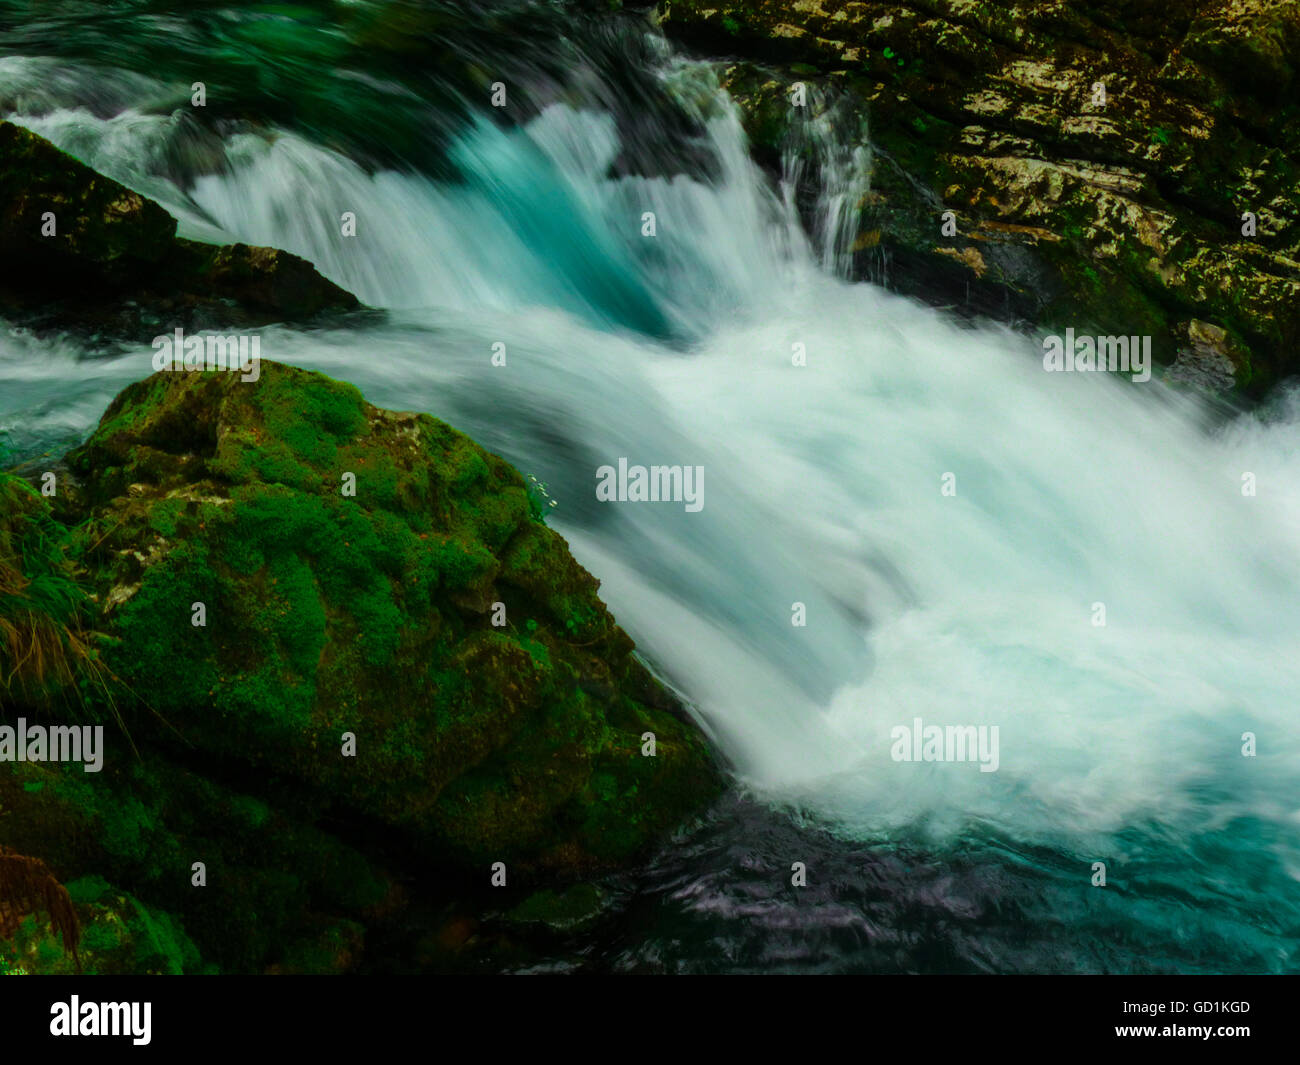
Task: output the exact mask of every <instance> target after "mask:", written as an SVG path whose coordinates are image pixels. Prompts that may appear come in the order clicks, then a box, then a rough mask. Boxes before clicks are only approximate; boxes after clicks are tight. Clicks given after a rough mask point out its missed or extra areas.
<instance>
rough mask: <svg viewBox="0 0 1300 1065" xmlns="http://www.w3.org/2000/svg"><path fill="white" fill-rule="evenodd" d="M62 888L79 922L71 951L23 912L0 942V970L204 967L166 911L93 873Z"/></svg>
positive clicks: (151, 972)
mask: <svg viewBox="0 0 1300 1065" xmlns="http://www.w3.org/2000/svg"><path fill="white" fill-rule="evenodd" d="M67 890H68V895H69V896H70V897H71V899H72V902H73V905H74V907H75V909H76V911H77V917H78V920H79V921H80V924H81V942H80V944H79V945H78V947H77V951H76V955H75V956H74V954H73V953H72V952H71V951H70V950H68V949H66V948H65V945H64V943H63V941H62V940H61V939H60V938H59V936H58V935H56V934H55V933H54V932H53V931H51V929H50V927H49V925H48V923H47V922H46V921H45V920H44V915H43V914H41V915H28V916H27V917H25V918H24V919H23V921H22V923H21V925H20V926H19V928H18V931H17V932H16V933H15V934H14V936H13V937H12V938H11V939H9V940H0V972H2V971H4V970H6V969H7V970H8V972H9V973H10V974H11V975H14V974H17V973H19V972H21V973H22V974H25V975H29V976H67V975H69V974H73V973H78V972H79V973H81V974H83V975H86V976H119V975H134V976H181V975H185V974H193V973H199V972H203V971H205V966H204V965H203V963H202V960H201V958H200V956H199V951H198V948H197V947H195V945H194V943H193V941H192V940H191V939H190V938H189V936H187V935H186V934H185V929H184V928H183V927H182V925H181V923H180V922H179V921H178V920H177V919H176V918H175V917H173V916H172V915H171V914H169V913H166V912H165V911H163V910H158V909H155V908H153V907H150V906H146V905H145V904H144V903H142V902H141V901H140V900H139V899H137V898H136V897H135V896H134V895H131V894H130V893H129V892H125V891H122V890H120V889H118V888H116V887H114V886H113V885H111V884H109V883H108V882H107V881H106V880H104V879H103V877H99V876H87V877H82V878H81V879H79V880H74V881H73V882H72V883H70V884H68V885H67ZM78 962H80V965H79V966H78ZM208 971H211V969H210V967H208Z"/></svg>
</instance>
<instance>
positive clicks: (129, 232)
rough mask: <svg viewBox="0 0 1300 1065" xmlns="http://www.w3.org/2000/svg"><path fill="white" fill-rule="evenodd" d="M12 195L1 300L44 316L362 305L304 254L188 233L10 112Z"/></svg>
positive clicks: (4, 186)
mask: <svg viewBox="0 0 1300 1065" xmlns="http://www.w3.org/2000/svg"><path fill="white" fill-rule="evenodd" d="M0 204H3V207H0V311H3V313H5V314H8V315H11V316H14V317H16V318H18V319H19V320H20V321H22V322H24V323H26V324H30V325H33V326H36V327H45V326H50V327H59V328H79V329H85V330H90V331H93V332H96V333H98V334H100V335H102V336H105V337H114V338H117V337H122V338H130V339H134V340H141V339H146V337H145V336H143V335H142V334H148V335H150V336H152V335H155V334H158V333H160V332H162V333H167V332H170V331H171V330H172V329H173V328H176V327H178V326H179V327H182V328H186V329H201V328H208V327H214V328H215V327H235V328H243V327H248V326H255V325H262V324H266V323H268V322H274V321H282V320H287V319H300V318H306V317H310V316H312V315H316V314H319V313H321V312H325V311H346V310H353V309H355V308H357V307H358V306H359V305H358V303H357V300H356V298H355V297H354V296H352V295H351V294H350V293H348V292H345V291H344V290H343V289H341V288H339V287H338V286H337V285H335V284H334V283H333V282H332V281H328V280H326V279H325V278H324V277H322V276H321V275H320V274H319V273H317V272H316V270H315V268H314V267H313V266H312V265H311V264H310V263H309V262H307V261H306V260H304V259H300V258H298V256H296V255H291V254H289V253H288V252H284V251H278V250H276V249H274V248H255V247H249V246H248V245H244V244H232V245H226V246H219V245H212V244H202V243H199V242H197V241H192V240H184V239H182V238H179V237H177V236H176V220H175V219H174V218H172V216H171V215H169V214H168V213H167V212H166V211H164V210H163V209H162V208H161V207H160V206H159V205H158V204H156V203H154V202H153V201H152V200H150V199H148V198H146V197H144V196H141V195H140V194H139V193H136V192H133V191H131V190H130V189H128V188H126V187H125V186H124V185H120V184H118V183H117V182H116V181H113V180H112V179H110V178H107V177H104V176H103V175H102V174H99V173H96V172H95V171H94V170H92V169H91V168H90V167H88V166H86V165H85V164H83V163H81V162H78V161H77V160H76V159H74V158H73V157H72V156H70V155H68V154H66V153H65V152H62V151H60V150H59V149H58V148H56V147H55V146H54V145H52V144H50V143H49V142H48V141H46V140H45V139H44V138H42V137H39V136H37V135H36V134H35V133H32V132H31V131H30V130H27V129H24V128H23V127H21V126H17V125H14V124H13V123H10V122H0Z"/></svg>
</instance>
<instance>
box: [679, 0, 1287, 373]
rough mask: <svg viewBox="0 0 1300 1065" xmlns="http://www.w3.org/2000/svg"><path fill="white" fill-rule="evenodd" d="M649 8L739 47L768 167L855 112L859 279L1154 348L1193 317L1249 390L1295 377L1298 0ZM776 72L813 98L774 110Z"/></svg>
mask: <svg viewBox="0 0 1300 1065" xmlns="http://www.w3.org/2000/svg"><path fill="white" fill-rule="evenodd" d="M661 22H662V25H663V28H664V30H665V31H666V32H667V33H668V34H670V35H671V36H673V37H676V38H677V39H679V40H681V41H684V42H685V43H687V44H688V45H690V46H691V47H693V48H695V49H697V50H699V51H701V52H704V53H706V54H710V55H721V56H733V57H739V58H740V59H742V60H744V62H741V63H738V64H732V65H730V66H729V67H728V69H727V70H726V71H725V73H724V82H726V83H727V84H728V86H729V87H730V88H731V89H732V92H733V95H734V96H735V97H736V98H737V99H738V100H739V101H740V103H741V106H742V108H743V109H744V111H745V113H746V116H747V123H748V125H749V129H750V135H751V137H752V138H753V139H754V141H755V147H756V154H757V155H758V158H759V159H760V160H761V161H764V162H766V163H768V165H771V164H772V161H773V159H774V158H777V157H779V156H780V154H781V152H782V151H783V150H785V151H788V150H789V149H790V148H791V145H792V144H794V145H795V146H796V147H797V144H798V140H799V135H800V131H801V128H802V127H803V126H806V125H807V124H808V123H810V122H813V121H816V120H818V118H819V116H820V114H821V112H822V111H823V110H824V109H825V108H826V107H829V106H838V107H842V106H843V100H842V99H841V98H847V99H849V100H851V101H854V102H855V103H856V106H857V108H858V110H859V111H860V112H861V115H862V116H863V118H864V119H869V122H870V141H871V144H872V147H873V155H874V165H873V171H872V182H871V191H870V193H869V194H867V195H866V196H865V197H864V198H863V200H862V202H861V203H860V204H859V205H858V207H859V212H860V220H859V227H858V237H857V241H856V244H855V257H856V262H855V273H856V274H857V275H858V276H860V277H873V278H876V279H882V280H884V281H886V282H887V283H888V284H890V285H891V286H893V287H895V288H898V289H900V290H901V291H904V292H907V293H910V294H915V295H920V296H922V297H923V298H926V299H929V300H931V301H933V302H937V303H941V304H948V305H953V306H956V307H957V308H959V309H967V310H969V311H973V312H975V313H980V314H994V315H998V316H1000V317H1004V318H1009V319H1020V320H1025V321H1028V322H1032V323H1033V324H1035V325H1038V326H1041V327H1044V328H1050V329H1053V330H1055V331H1060V330H1062V329H1064V328H1065V327H1067V326H1073V327H1075V328H1076V329H1077V330H1079V331H1080V332H1090V333H1095V334H1098V335H1112V334H1113V335H1123V336H1131V335H1150V336H1152V337H1153V346H1154V349H1155V353H1156V357H1157V359H1158V360H1159V361H1161V362H1165V363H1170V362H1173V361H1174V360H1175V358H1176V357H1177V356H1178V355H1179V353H1180V352H1183V351H1186V350H1188V333H1187V322H1188V321H1189V320H1193V319H1196V320H1200V321H1203V322H1204V323H1206V325H1207V326H1209V327H1210V328H1211V329H1213V330H1219V331H1222V333H1223V334H1224V337H1225V341H1224V343H1222V344H1219V345H1217V350H1218V351H1221V352H1223V353H1226V357H1228V358H1229V359H1230V360H1231V363H1232V367H1231V370H1232V376H1233V378H1234V380H1235V383H1236V386H1237V387H1239V388H1241V389H1244V390H1246V391H1247V392H1251V393H1260V392H1262V391H1263V390H1265V389H1266V388H1267V387H1268V386H1269V385H1271V384H1272V383H1273V382H1275V381H1276V380H1278V378H1279V377H1281V376H1283V375H1285V374H1288V373H1294V372H1296V371H1297V370H1300V361H1298V360H1297V355H1296V352H1297V350H1300V147H1298V146H1297V143H1296V141H1295V138H1294V136H1293V135H1292V134H1293V132H1294V130H1295V128H1296V126H1297V123H1298V122H1300V79H1298V78H1297V73H1296V70H1297V67H1296V63H1295V59H1294V57H1295V56H1296V55H1298V54H1300V2H1297V0H1232V2H1230V3H1229V2H1222V0H1168V2H1160V3H1156V2H1153V0H1148V2H1142V3H1137V4H1126V5H1122V6H1121V5H1114V4H1107V3H1102V2H1099V0H1098V2H1085V3H1077V4H1076V3H1071V4H1062V3H1060V2H1058V0H1021V2H1017V3H1012V4H1000V3H998V4H995V3H986V2H984V0H917V2H914V3H911V4H907V5H898V4H886V3H876V2H870V0H868V2H856V0H855V2H848V0H819V2H817V3H802V2H794V0H757V2H755V0H745V2H743V3H741V2H727V0H671V2H665V3H663V4H662V5H661ZM797 81H805V82H814V83H816V84H818V85H820V86H822V87H823V88H824V90H825V91H824V92H823V93H822V95H821V97H820V99H818V98H814V99H813V100H812V101H811V106H809V107H805V108H802V109H797V108H794V107H792V106H791V98H790V89H791V87H792V85H793V84H794V83H795V82H797ZM812 176H813V177H815V174H814V175H812ZM945 211H951V212H953V218H952V221H953V223H954V224H955V232H954V231H953V228H952V227H949V228H948V231H947V232H945V228H944V218H943V212H945ZM1193 346H1195V345H1193ZM1219 369H1221V366H1220V367H1219ZM1216 373H1217V371H1216Z"/></svg>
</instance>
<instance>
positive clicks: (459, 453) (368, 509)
mask: <svg viewBox="0 0 1300 1065" xmlns="http://www.w3.org/2000/svg"><path fill="white" fill-rule="evenodd" d="M68 466H69V468H70V470H71V471H72V473H73V474H74V475H75V477H77V478H79V479H80V483H79V485H78V486H77V487H76V489H75V490H74V491H73V492H72V494H71V495H70V496H69V497H66V498H65V499H64V500H63V502H62V504H61V505H62V507H63V508H64V516H65V517H66V518H68V519H69V520H70V521H71V520H76V521H77V522H78V524H77V532H76V543H75V546H74V548H73V553H74V554H75V555H77V556H78V557H79V558H80V559H81V562H82V564H83V565H85V566H86V568H87V570H88V572H89V574H90V579H91V580H92V582H93V587H94V594H95V597H96V600H97V604H98V608H99V610H100V618H99V621H98V625H99V627H100V628H101V629H102V630H103V631H104V632H106V633H107V634H108V635H109V637H110V639H109V643H108V645H107V647H106V649H105V651H104V661H105V666H106V668H107V669H108V670H110V671H111V672H112V674H113V675H114V676H115V677H116V678H118V679H119V680H120V681H121V683H122V685H123V687H124V689H125V690H126V691H128V692H129V693H130V698H129V700H128V703H129V704H130V706H132V707H133V709H130V710H128V724H129V727H130V728H131V730H132V731H133V732H134V733H136V734H141V733H145V734H147V735H148V736H149V737H150V738H151V740H154V741H157V742H160V743H165V742H174V744H175V746H176V747H177V749H178V750H185V751H188V752H200V753H201V754H202V756H203V757H204V758H206V759H213V760H215V761H216V763H217V764H221V765H225V766H228V767H229V766H235V767H240V768H241V771H242V772H244V774H245V775H246V776H247V775H249V774H250V773H251V775H252V776H253V777H254V778H256V777H257V776H259V775H262V774H276V775H277V776H279V777H282V778H287V779H290V780H292V781H294V782H295V786H296V787H298V788H300V789H302V790H303V791H305V792H306V793H309V794H312V795H315V796H318V797H320V799H321V800H322V801H328V802H329V803H331V804H334V805H336V806H337V807H339V808H340V809H342V810H344V811H347V812H348V813H349V814H350V815H351V816H357V817H363V818H366V819H370V820H372V821H373V822H375V823H378V824H382V825H383V826H386V828H387V829H391V830H394V831H397V832H400V833H403V834H404V835H405V836H406V837H407V838H408V839H410V840H411V841H412V842H413V844H414V845H415V846H417V847H418V848H421V849H423V851H424V853H425V854H426V855H429V856H436V857H438V858H440V859H446V860H449V861H452V862H455V863H460V864H465V865H472V866H476V867H479V868H483V869H486V864H485V863H491V862H496V861H504V862H507V863H509V864H513V865H515V866H516V867H517V868H519V869H521V870H537V871H543V870H546V871H551V872H560V873H567V874H576V873H579V872H582V871H584V870H587V869H592V868H598V867H605V866H611V865H614V864H617V863H621V862H626V861H627V860H629V859H631V858H632V857H634V856H635V855H637V854H638V853H641V852H643V851H644V850H645V848H646V847H647V846H648V845H649V844H650V843H651V842H652V841H653V840H654V839H656V838H657V837H658V836H660V835H661V834H662V833H663V832H664V831H666V830H667V829H669V828H671V827H672V826H673V825H674V824H676V823H677V822H679V821H680V820H681V819H682V818H683V817H684V816H685V815H686V814H687V813H689V812H690V811H692V810H693V809H695V808H697V807H698V806H699V805H700V804H701V802H702V801H703V800H705V799H706V798H707V797H709V796H710V795H711V794H713V792H714V790H715V789H716V787H717V784H718V777H717V774H716V771H715V770H714V768H713V765H712V762H711V760H710V755H709V752H708V750H707V749H706V746H705V744H704V742H703V740H702V738H701V737H700V735H699V733H698V732H697V731H696V729H695V728H694V727H693V726H692V725H691V724H690V723H689V721H688V720H687V718H686V715H685V714H684V713H683V711H682V709H681V707H680V706H679V705H678V704H677V703H676V702H675V701H674V700H673V699H672V698H671V697H670V696H669V694H668V693H667V692H666V691H665V689H664V688H663V687H661V686H660V685H659V683H658V682H656V681H655V679H654V678H653V677H652V676H651V674H650V673H649V672H648V671H647V669H646V668H645V666H643V665H642V664H641V662H640V661H638V659H637V658H636V656H635V655H634V654H633V643H632V641H631V640H630V639H629V638H628V636H627V634H626V633H624V632H623V630H622V629H620V628H619V627H618V625H617V624H616V623H615V622H614V619H613V618H612V617H611V616H610V615H609V612H608V611H607V610H606V609H605V606H604V604H603V603H602V602H601V601H600V599H599V598H598V597H597V595H596V591H597V587H598V585H597V582H596V580H595V579H594V578H593V577H592V576H591V575H590V574H589V573H587V571H586V570H584V569H583V568H582V567H581V566H580V565H579V564H578V563H577V562H576V561H575V560H574V559H573V557H572V555H571V554H570V553H569V551H568V548H567V546H566V544H565V542H564V540H563V539H562V538H561V537H560V536H559V535H558V534H556V533H555V532H554V531H553V530H551V529H550V528H548V527H547V526H546V525H545V524H544V521H543V520H542V517H541V515H540V511H539V507H538V506H537V504H536V503H535V502H534V501H533V500H532V499H531V498H530V495H529V492H528V490H527V489H526V487H525V483H524V481H523V479H522V478H521V476H520V475H519V474H518V473H517V472H516V471H515V470H514V469H512V468H511V467H510V466H509V465H508V464H507V463H505V462H504V461H503V460H502V459H500V458H498V457H496V456H495V455H492V454H490V453H488V452H486V451H484V450H483V449H482V448H480V447H479V446H478V445H476V444H475V443H474V442H473V441H472V440H470V439H469V438H467V437H465V436H463V435H462V434H460V433H458V432H456V431H455V430H454V429H452V428H451V427H449V426H447V425H445V424H443V423H442V422H440V421H438V420H436V419H434V418H432V417H429V416H428V415H418V414H398V413H393V412H390V411H384V410H379V409H377V408H375V407H372V406H370V405H369V404H367V403H366V402H365V401H364V400H363V399H362V397H361V394H360V393H359V392H358V391H357V390H356V389H355V388H353V387H352V386H350V385H346V384H342V383H339V382H336V381H333V380H330V379H329V378H326V377H323V376H321V375H319V374H313V373H308V372H306V371H303V370H298V369H293V368H290V367H286V366H282V365H278V364H274V363H268V362H263V363H262V364H261V373H260V378H259V379H258V380H257V381H256V382H245V381H242V380H241V379H240V375H238V374H234V373H224V372H204V373H183V372H164V373H158V374H155V375H154V376H152V377H150V378H149V379H147V380H145V381H142V382H140V383H138V384H135V385H133V386H131V387H129V388H128V389H126V390H125V391H124V392H123V393H122V394H121V395H120V396H119V397H118V398H117V399H116V400H115V401H114V402H113V404H112V405H111V406H110V408H109V409H108V411H107V412H106V413H105V415H104V417H103V419H102V421H101V423H100V425H99V428H98V429H97V430H96V432H95V433H94V434H93V435H92V436H91V438H90V439H89V441H88V442H87V443H86V444H85V445H84V446H83V447H81V448H79V449H77V450H76V451H74V452H73V453H71V454H70V455H69V457H68ZM163 722H165V726H164V725H163V724H162V723H163ZM647 733H653V734H654V746H655V753H654V754H653V756H647V755H645V754H643V747H644V748H645V749H646V750H649V747H648V746H647V743H648V741H647V740H645V739H643V737H644V736H645V734H647ZM349 736H351V737H354V739H349ZM169 737H170V741H169ZM353 748H355V754H353Z"/></svg>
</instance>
